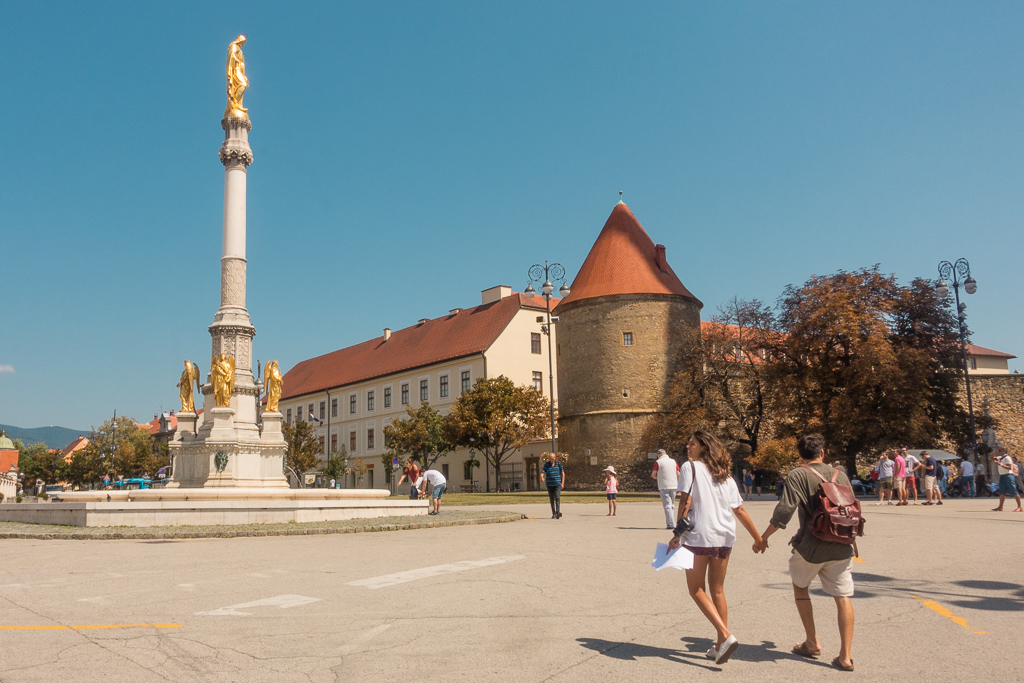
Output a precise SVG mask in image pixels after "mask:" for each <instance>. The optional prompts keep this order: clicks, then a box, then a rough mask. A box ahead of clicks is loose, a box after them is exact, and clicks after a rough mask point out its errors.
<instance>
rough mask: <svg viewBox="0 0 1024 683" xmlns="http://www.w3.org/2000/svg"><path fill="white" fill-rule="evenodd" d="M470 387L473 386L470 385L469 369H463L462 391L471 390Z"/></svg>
mask: <svg viewBox="0 0 1024 683" xmlns="http://www.w3.org/2000/svg"><path fill="white" fill-rule="evenodd" d="M470 388H471V387H470V386H469V370H463V371H462V392H461V393H463V394H464V393H466V392H467V391H469V390H470Z"/></svg>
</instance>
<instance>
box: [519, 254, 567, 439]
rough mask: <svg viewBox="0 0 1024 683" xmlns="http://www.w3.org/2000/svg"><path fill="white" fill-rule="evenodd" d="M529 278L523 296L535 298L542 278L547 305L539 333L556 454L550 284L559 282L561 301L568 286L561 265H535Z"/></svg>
mask: <svg viewBox="0 0 1024 683" xmlns="http://www.w3.org/2000/svg"><path fill="white" fill-rule="evenodd" d="M527 274H528V275H529V278H530V284H527V285H526V289H525V290H524V291H523V294H528V295H529V296H536V294H537V290H535V289H534V288H533V284H532V283H534V282H538V283H539V282H541V279H542V278H543V284H542V285H541V287H540V291H541V293H542V295H543V296H544V301H545V303H546V304H547V311H548V318H547V324H546V325H541V328H540V331H541V332H543V333H544V334H546V335H547V336H548V383H549V386H550V393H551V396H550V398H551V401H550V404H551V452H552V453H556V452H557V451H558V449H557V447H556V446H555V362H554V357H553V356H552V355H551V325H552V323H556V322H558V318H557V317H556V318H552V317H551V293H552V292H553V291H555V285H553V284H552V283H551V281H552V280H554V281H555V282H556V283H557V282H561V283H562V286H561V287H560V288H559V290H558V294H559V296H561V297H562V298H563V299H564V298H565V297H567V296H569V285H567V284H565V268H563V267H562V264H561V263H548V262H547V261H545V262H544V265H543V266H542V265H540V264H539V263H535V264H533V265H532V266H530V270H529V272H528V273H527Z"/></svg>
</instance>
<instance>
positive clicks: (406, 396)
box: [402, 384, 409, 406]
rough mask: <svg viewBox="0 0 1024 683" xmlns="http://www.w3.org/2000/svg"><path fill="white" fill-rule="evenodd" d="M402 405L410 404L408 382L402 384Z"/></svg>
mask: <svg viewBox="0 0 1024 683" xmlns="http://www.w3.org/2000/svg"><path fill="white" fill-rule="evenodd" d="M402 405H403V406H407V405H409V385H408V384H403V385H402Z"/></svg>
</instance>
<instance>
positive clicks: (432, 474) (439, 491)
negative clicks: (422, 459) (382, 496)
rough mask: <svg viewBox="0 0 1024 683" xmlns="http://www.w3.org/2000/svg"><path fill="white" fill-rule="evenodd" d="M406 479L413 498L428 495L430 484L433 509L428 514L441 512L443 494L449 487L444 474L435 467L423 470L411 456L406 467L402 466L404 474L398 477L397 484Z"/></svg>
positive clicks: (410, 496) (399, 484)
mask: <svg viewBox="0 0 1024 683" xmlns="http://www.w3.org/2000/svg"><path fill="white" fill-rule="evenodd" d="M406 480H408V482H409V498H411V499H412V500H416V499H417V498H422V497H423V496H425V495H427V484H430V504H431V510H430V512H428V513H427V514H428V515H439V514H441V496H443V495H444V492H445V491H446V490H447V488H448V480H447V479H445V477H444V475H443V474H441V473H440V472H438V471H437V470H435V469H429V470H421V469H420V467H419V465H417V464H416V461H415V460H413V459H412V458H409V459H408V460H406V461H405V467H404V468H402V476H401V477H400V478H399V479H398V484H397V486H401V485H402V482H403V481H406Z"/></svg>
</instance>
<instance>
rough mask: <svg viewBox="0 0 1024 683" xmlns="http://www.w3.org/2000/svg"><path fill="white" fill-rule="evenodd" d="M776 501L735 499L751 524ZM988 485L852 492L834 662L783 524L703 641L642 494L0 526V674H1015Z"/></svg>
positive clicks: (1018, 664)
mask: <svg viewBox="0 0 1024 683" xmlns="http://www.w3.org/2000/svg"><path fill="white" fill-rule="evenodd" d="M773 505H774V500H773V499H772V500H769V499H768V496H765V497H764V500H762V501H751V502H748V503H747V507H748V509H749V510H750V512H751V515H752V517H753V518H754V520H755V521H756V522H757V524H758V526H759V527H760V528H763V527H764V525H765V523H766V522H767V520H768V517H769V515H770V513H771V510H772V507H773ZM991 507H993V501H992V500H990V499H985V500H971V501H961V500H954V501H950V502H948V503H947V504H946V505H944V506H942V507H941V508H927V507H913V506H911V507H908V508H897V507H888V506H886V507H875V506H874V505H873V504H870V503H869V504H868V505H867V506H866V507H865V510H866V515H867V519H868V522H867V536H866V537H865V538H864V539H863V540H862V543H861V544H860V547H861V553H862V555H863V559H864V561H863V562H862V563H858V564H856V566H855V572H856V580H857V597H856V598H855V601H854V607H855V610H856V613H857V626H856V635H855V641H854V661H855V663H856V666H857V671H856V672H855V673H853V674H844V673H841V672H838V671H835V670H833V669H831V668H829V666H828V662H829V661H831V658H832V657H833V656H835V654H836V652H837V650H838V636H837V633H836V629H835V607H834V604H833V602H832V600H831V599H830V598H827V597H825V596H823V594H821V593H820V591H818V592H817V593H816V597H815V602H814V607H815V610H816V616H817V617H818V623H819V628H820V631H821V638H822V645H823V648H824V651H823V654H822V657H821V659H820V660H817V661H809V660H804V659H800V658H798V657H796V656H794V655H791V654H790V653H789V649H790V647H791V646H792V644H793V643H795V642H797V641H798V640H800V639H801V630H800V627H799V621H798V619H797V615H796V610H795V609H794V607H793V602H792V597H791V589H790V583H789V580H788V577H787V574H786V562H787V560H788V555H789V553H788V552H787V548H786V547H785V545H784V540H785V539H786V538H788V536H789V534H788V533H784V532H783V533H780V534H778V536H777V537H776V538H775V539H773V540H775V541H776V542H775V543H774V544H773V547H772V548H771V549H770V550H769V552H768V554H767V555H765V556H755V555H754V554H753V553H751V552H750V550H749V547H750V543H749V542H748V541H747V540H745V539H742V538H741V542H740V543H738V544H737V548H736V552H735V554H734V555H733V559H732V561H731V563H730V568H729V580H728V582H727V584H726V588H727V595H728V597H729V608H730V609H729V612H730V614H729V621H730V626H731V628H732V630H733V631H734V633H735V634H736V635H737V637H738V638H739V639H740V642H741V643H742V645H741V647H740V648H739V649H738V650H737V652H736V654H735V655H734V657H733V659H732V660H731V661H730V662H728V663H727V664H724V665H723V666H721V667H719V666H715V665H714V664H713V663H712V662H710V661H708V660H707V659H705V658H704V651H705V650H706V649H707V648H708V647H709V646H710V644H711V638H712V637H713V634H714V631H713V630H712V629H711V627H710V626H709V624H708V623H707V622H706V621H705V620H704V618H703V617H702V616H701V615H700V613H699V612H698V611H697V608H696V607H695V606H694V605H693V603H692V602H691V601H690V599H689V598H688V597H687V595H686V592H685V583H684V577H683V575H682V573H681V572H678V571H675V570H664V571H662V572H655V571H654V570H652V569H651V568H650V567H649V566H648V565H649V563H650V561H651V556H652V555H653V549H654V544H655V543H656V542H658V541H662V542H664V541H667V540H668V537H669V532H667V531H666V530H665V529H664V528H662V527H663V522H664V518H663V516H662V513H661V510H660V507H659V506H658V505H657V504H656V503H632V504H624V505H621V506H620V507H619V515H618V516H617V517H614V518H611V517H607V516H605V512H606V508H605V506H603V505H594V504H590V505H585V504H577V505H569V506H566V507H565V509H564V514H565V516H564V517H563V518H562V519H561V520H558V521H555V520H551V519H549V516H550V515H549V514H548V513H547V509H546V506H541V505H522V506H509V507H508V508H506V509H509V510H512V511H520V512H525V513H527V514H529V515H531V516H534V517H532V518H530V519H527V520H523V521H518V522H512V523H506V524H493V525H480V526H465V527H448V528H440V529H420V530H411V531H395V532H382V533H366V534H349V535H328V536H285V537H266V538H228V539H192V540H174V541H169V540H89V541H78V540H60V541H53V540H45V541H44V540H23V539H4V540H0V548H2V555H0V556H2V558H3V561H2V575H0V627H2V629H3V630H0V681H3V682H4V683H8V682H10V683H14V682H17V681H139V682H143V681H400V680H414V681H552V682H563V681H564V682H569V681H587V682H593V681H656V680H669V679H670V678H672V679H677V680H678V679H682V678H686V679H691V678H697V679H714V678H716V677H717V678H718V679H719V680H756V681H792V680H797V679H800V678H801V677H806V678H808V679H809V678H811V677H813V678H814V679H824V680H852V679H854V678H855V677H858V678H859V679H861V680H871V681H875V680H893V679H897V680H898V679H901V678H903V679H910V678H913V680H915V681H919V680H927V681H946V680H948V681H953V680H963V679H964V678H965V677H973V678H975V679H978V680H985V681H988V680H992V681H995V680H1007V681H1010V680H1022V679H1024V659H1022V657H1021V649H1020V643H1021V640H1022V634H1024V621H1022V617H1024V571H1022V560H1024V550H1022V549H1024V543H1022V541H1024V514H1014V513H1010V512H1004V513H1001V514H1000V513H994V512H990V511H989V510H990V508H991ZM740 533H741V534H742V533H743V532H742V529H741V530H740ZM68 627H75V628H68Z"/></svg>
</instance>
